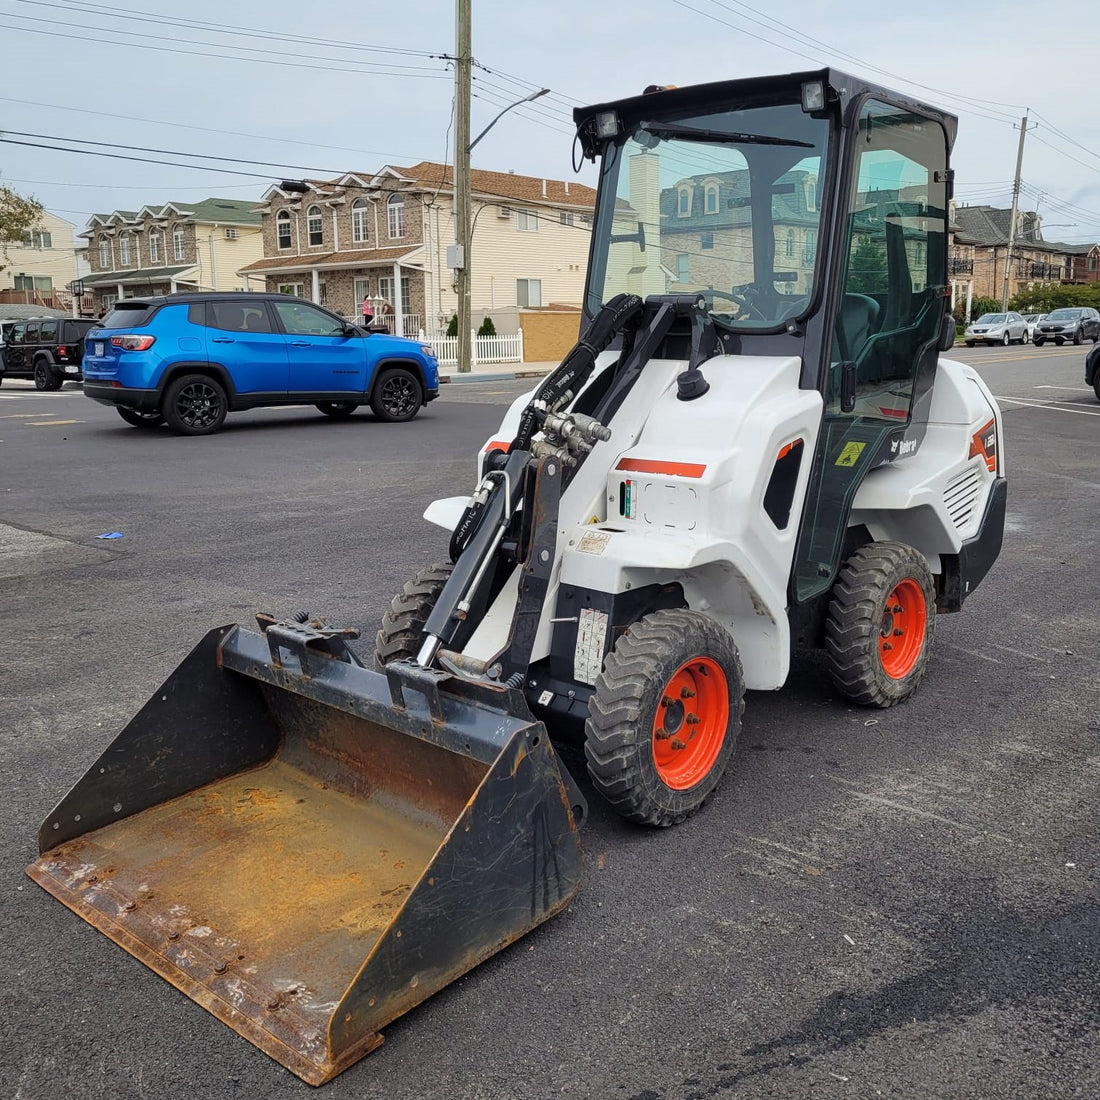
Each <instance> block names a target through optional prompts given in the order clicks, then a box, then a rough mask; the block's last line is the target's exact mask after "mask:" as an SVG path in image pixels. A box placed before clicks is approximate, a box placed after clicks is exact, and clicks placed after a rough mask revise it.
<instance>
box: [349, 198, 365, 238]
mask: <svg viewBox="0 0 1100 1100" xmlns="http://www.w3.org/2000/svg"><path fill="white" fill-rule="evenodd" d="M367 214H368V208H367V200H366V199H356V200H355V202H353V203H352V204H351V239H352V240H353V241H355V242H356V243H362V242H363V241H365V240H367V238H368V233H367Z"/></svg>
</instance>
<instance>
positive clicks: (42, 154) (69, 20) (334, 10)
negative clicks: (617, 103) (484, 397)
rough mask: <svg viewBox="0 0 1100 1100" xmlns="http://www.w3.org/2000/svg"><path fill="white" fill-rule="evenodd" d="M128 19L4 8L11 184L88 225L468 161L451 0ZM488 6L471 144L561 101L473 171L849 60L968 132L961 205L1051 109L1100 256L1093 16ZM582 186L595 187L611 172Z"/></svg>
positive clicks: (1078, 12) (1064, 177) (67, 3)
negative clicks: (75, 145) (202, 158)
mask: <svg viewBox="0 0 1100 1100" xmlns="http://www.w3.org/2000/svg"><path fill="white" fill-rule="evenodd" d="M120 3H121V5H122V6H118V7H115V6H111V7H108V6H106V5H97V4H94V3H84V2H82V3H73V2H72V0H0V41H2V42H3V50H2V51H0V131H3V134H2V137H3V138H4V139H5V141H4V143H0V179H2V180H3V182H5V183H6V184H7V185H9V186H12V187H14V188H15V189H16V190H19V191H20V192H23V193H33V194H34V195H35V196H36V197H37V198H38V199H39V200H40V201H42V202H43V203H44V204H45V205H46V206H47V207H48V208H49V209H50V210H52V211H54V212H55V213H57V214H59V215H60V216H61V217H64V218H66V219H68V220H69V221H71V222H74V223H76V224H77V225H78V226H80V227H83V225H84V223H85V222H86V221H87V218H88V216H89V214H91V213H93V212H109V211H111V210H115V209H133V208H136V207H140V206H142V205H144V204H146V203H150V204H154V203H160V202H164V201H166V200H169V199H184V200H186V199H200V198H205V197H207V196H211V195H220V196H226V197H231V198H252V197H257V198H258V197H259V196H260V195H261V194H262V193H263V191H264V190H265V187H266V185H267V183H269V182H271V181H273V180H276V179H279V178H283V177H286V176H291V177H296V176H302V175H318V174H326V173H336V172H341V171H345V170H348V169H357V170H360V171H362V170H368V169H373V168H377V167H379V166H381V165H382V164H385V163H390V164H398V165H400V164H412V163H415V162H416V161H419V160H425V159H427V160H435V161H439V160H442V159H444V157H446V159H448V160H451V159H452V158H453V153H452V152H451V148H452V146H453V137H454V131H453V129H452V128H451V111H452V102H453V73H452V71H451V69H450V68H449V66H448V64H447V62H446V60H445V58H442V57H441V56H440V55H446V54H449V53H453V51H454V8H453V5H452V4H451V3H449V2H445V0H409V2H406V3H396V4H386V5H383V4H381V3H379V2H378V0H374V2H372V3H363V2H360V3H357V4H348V3H343V2H341V0H311V2H310V3H308V4H303V3H301V2H300V0H294V2H291V0H263V2H262V3H261V2H259V0H234V2H232V3H227V2H226V0H220V2H216V0H192V2H191V3H189V4H178V3H175V4H167V3H164V2H163V0H120ZM473 9H474V17H473V52H474V57H475V59H476V60H477V62H478V63H479V64H480V66H482V67H481V68H479V69H478V70H476V81H475V92H474V94H475V99H474V101H473V123H472V127H473V133H474V134H477V133H478V132H479V131H480V129H481V128H482V127H483V126H485V125H487V124H488V123H489V121H490V120H491V119H492V118H493V116H494V115H495V114H496V113H497V111H498V110H500V108H501V107H502V106H504V105H506V104H507V103H509V102H512V101H514V100H515V99H518V98H520V97H522V96H523V95H525V94H528V93H529V92H531V91H533V90H535V89H537V88H539V87H543V86H546V87H549V88H551V89H552V94H551V95H549V96H546V97H543V98H542V99H540V100H538V102H537V103H534V104H530V105H528V106H525V107H523V108H518V109H516V110H514V111H511V112H509V113H508V114H507V115H506V116H505V117H504V118H503V119H501V121H500V122H499V123H498V124H497V125H496V126H495V127H494V129H493V130H492V132H491V133H490V134H489V135H488V136H487V137H486V138H485V139H484V140H483V141H482V142H481V144H480V145H478V147H477V149H476V150H475V153H474V167H477V168H487V169H493V170H497V171H507V170H508V169H513V170H514V171H516V172H520V173H526V174H530V175H541V176H550V177H555V178H558V179H565V178H572V167H571V163H570V154H571V146H572V123H571V119H570V111H571V108H572V107H573V106H576V105H580V104H582V103H591V102H598V101H600V100H605V99H613V98H618V97H621V96H625V95H633V94H636V93H638V92H640V91H641V90H642V89H643V88H644V87H645V85H647V84H650V83H660V84H678V85H681V86H682V85H686V84H693V83H701V82H704V81H709V80H722V79H731V78H736V77H742V76H756V75H763V74H768V73H781V72H790V71H794V70H798V69H804V68H813V67H817V66H819V65H822V64H831V65H835V66H836V67H838V68H842V69H848V70H849V71H853V72H856V73H858V74H861V75H865V76H867V77H869V78H871V79H874V80H878V81H880V82H882V83H885V84H887V85H888V86H895V87H897V88H898V89H899V90H902V91H906V92H909V93H910V94H913V95H916V96H919V97H921V98H923V99H925V100H927V101H928V102H931V103H933V104H936V105H937V106H942V107H946V108H948V109H950V110H953V111H954V112H955V113H957V114H958V115H959V119H960V126H959V137H958V141H957V143H956V146H955V153H954V166H955V169H956V194H957V196H958V197H959V198H960V199H961V200H962V201H968V202H972V203H979V202H988V203H993V204H998V205H1004V206H1007V205H1009V204H1010V202H1011V185H1012V176H1013V172H1014V167H1015V160H1016V146H1017V140H1018V136H1019V119H1020V117H1021V116H1022V115H1023V113H1024V111H1025V110H1026V109H1029V108H1030V111H1031V118H1030V121H1031V124H1032V125H1035V126H1036V128H1035V129H1034V130H1029V133H1028V137H1027V145H1026V151H1025V154H1024V168H1023V193H1022V195H1021V206H1022V207H1024V208H1026V209H1036V208H1037V209H1038V210H1039V211H1040V213H1041V214H1043V216H1044V220H1045V224H1046V237H1047V239H1048V240H1057V239H1060V240H1074V241H1081V240H1090V241H1091V240H1100V121H1098V112H1097V107H1096V104H1097V94H1096V85H1095V81H1096V75H1095V73H1096V55H1097V46H1098V41H1100V19H1098V16H1097V5H1096V0H1047V2H1046V3H1044V4H1042V5H1041V6H1040V7H1039V8H1036V6H1035V5H1034V4H1032V3H1030V2H1029V3H1022V2H1015V0H1011V2H1009V0H1001V2H996V0H994V2H989V0H986V2H978V0H956V2H955V3H953V4H950V5H946V6H945V5H938V4H920V5H916V4H915V5H913V6H912V10H911V11H909V12H907V11H906V10H905V8H904V7H901V6H898V7H896V8H894V9H893V10H887V9H886V6H885V5H883V4H882V3H881V2H875V3H861V2H859V0H855V2H853V3H851V4H847V5H841V4H838V3H820V2H816V0H815V2H810V0H749V2H748V3H741V2H739V0H556V2H555V3H553V4H547V3H545V2H540V3H535V2H534V0H473ZM181 24H186V25H181ZM225 24H229V26H226V25H225ZM310 40H312V41H310ZM367 47H376V48H377V49H368V48H367ZM432 55H435V56H434V57H433V56H432ZM13 131H22V132H24V134H29V135H49V137H48V138H46V139H43V138H41V137H38V136H23V135H21V134H16V133H13ZM56 138H63V139H74V138H83V139H85V140H90V141H98V142H107V143H112V145H130V146H145V147H149V148H153V149H158V150H167V151H168V152H166V153H165V152H141V151H133V152H132V153H131V154H129V155H133V156H136V157H146V158H150V159H159V160H166V161H169V162H171V163H170V164H168V165H160V164H144V163H136V162H130V161H126V160H117V159H108V158H105V157H99V156H88V155H80V154H76V153H65V152H58V151H55V150H54V149H50V150H46V149H39V148H32V147H28V146H25V145H16V144H10V143H9V142H12V141H20V142H32V143H40V144H41V143H44V144H52V145H57V144H59V142H58V141H57V140H55V139H56ZM60 144H65V142H61V143H60ZM70 144H71V143H70ZM82 148H89V146H82ZM101 151H105V152H112V153H116V154H118V153H126V152H127V151H126V150H120V149H117V148H103V149H102V150H101ZM200 152H201V153H206V154H211V155H214V156H221V157H246V158H249V159H252V160H256V161H263V162H265V163H264V164H260V165H240V164H224V165H223V167H229V168H236V169H240V170H242V171H246V172H252V173H256V174H257V176H258V177H261V178H253V177H250V176H248V175H242V174H239V173H236V172H232V171H231V172H213V171H209V170H201V169H195V168H187V167H182V166H181V162H183V161H186V160H188V158H187V157H183V156H181V155H180V154H194V153H200ZM190 159H191V161H192V162H193V158H190ZM274 162H278V163H279V164H282V165H286V166H287V167H278V166H276V164H275V163H274ZM205 163H208V164H211V165H214V164H217V162H214V161H208V162H205ZM581 179H582V180H583V181H584V182H588V183H593V182H594V176H593V173H592V169H591V168H590V167H586V169H585V170H584V172H582V176H581Z"/></svg>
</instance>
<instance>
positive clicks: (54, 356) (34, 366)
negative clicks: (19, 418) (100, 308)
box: [0, 317, 96, 390]
mask: <svg viewBox="0 0 1100 1100" xmlns="http://www.w3.org/2000/svg"><path fill="white" fill-rule="evenodd" d="M95 323H96V322H95V321H78V320H76V319H74V318H72V317H42V318H40V319H38V320H31V321H18V322H17V323H16V324H14V325H12V326H11V328H10V329H9V330H8V333H7V339H6V340H5V341H4V347H3V353H2V359H0V382H2V381H3V379H4V377H5V375H11V376H12V378H33V379H34V385H35V388H36V389H40V390H59V389H61V386H62V384H63V383H65V382H80V381H82V380H83V377H84V376H83V374H81V371H80V364H81V362H82V360H83V359H84V336H85V334H86V333H87V331H88V329H90V328H91V327H92V326H93V325H94V324H95Z"/></svg>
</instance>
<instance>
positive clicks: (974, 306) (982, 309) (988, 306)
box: [963, 294, 1001, 319]
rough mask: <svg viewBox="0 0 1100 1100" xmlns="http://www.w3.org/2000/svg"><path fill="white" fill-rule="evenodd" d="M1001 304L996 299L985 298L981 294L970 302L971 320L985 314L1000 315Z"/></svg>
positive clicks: (964, 306)
mask: <svg viewBox="0 0 1100 1100" xmlns="http://www.w3.org/2000/svg"><path fill="white" fill-rule="evenodd" d="M963 311H964V312H965V311H966V299H965V298H964V299H963ZM1000 312H1001V303H1000V302H998V301H997V299H996V298H983V297H982V296H981V295H980V294H979V295H978V296H977V297H976V298H972V299H971V300H970V316H971V319H973V318H975V317H981V315H982V314H983V313H1000Z"/></svg>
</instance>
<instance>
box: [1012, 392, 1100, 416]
mask: <svg viewBox="0 0 1100 1100" xmlns="http://www.w3.org/2000/svg"><path fill="white" fill-rule="evenodd" d="M993 396H994V397H995V398H996V399H997V400H998V401H1007V402H1008V403H1009V404H1010V405H1026V406H1027V407H1028V408H1029V409H1047V410H1049V411H1050V412H1056V413H1076V414H1077V415H1078V416H1100V405H1098V406H1097V407H1096V408H1095V409H1059V408H1058V407H1057V406H1058V405H1059V404H1068V402H1058V401H1052V402H1051V403H1050V404H1045V405H1044V404H1041V403H1040V402H1038V401H1021V400H1019V398H1016V397H1001V396H1000V395H999V394H994V395H993Z"/></svg>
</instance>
